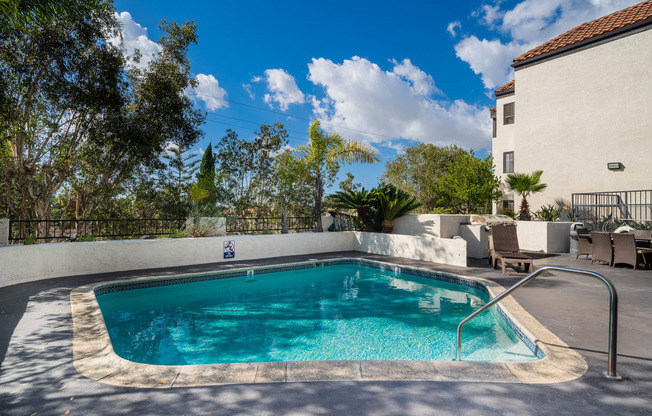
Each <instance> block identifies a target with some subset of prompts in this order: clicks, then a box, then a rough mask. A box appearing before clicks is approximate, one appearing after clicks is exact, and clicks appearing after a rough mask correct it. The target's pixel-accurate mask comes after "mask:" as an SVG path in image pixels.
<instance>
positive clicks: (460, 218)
mask: <svg viewBox="0 0 652 416" xmlns="http://www.w3.org/2000/svg"><path fill="white" fill-rule="evenodd" d="M470 217H471V216H470V215H453V214H408V215H405V216H403V217H400V218H397V219H396V220H395V221H394V234H405V235H420V236H426V235H434V236H435V237H440V238H452V237H453V236H454V235H459V227H460V223H464V222H469V219H470Z"/></svg>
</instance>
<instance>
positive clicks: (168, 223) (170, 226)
mask: <svg viewBox="0 0 652 416" xmlns="http://www.w3.org/2000/svg"><path fill="white" fill-rule="evenodd" d="M185 221H186V220H185V218H162V219H161V218H138V219H119V220H74V219H71V220H9V240H10V241H24V240H25V239H26V238H34V239H36V240H52V241H58V240H78V239H81V238H83V237H86V238H88V237H92V238H94V239H115V238H137V237H143V236H151V237H154V236H161V235H171V234H174V233H176V232H178V231H180V230H181V229H182V228H183V226H184V223H185Z"/></svg>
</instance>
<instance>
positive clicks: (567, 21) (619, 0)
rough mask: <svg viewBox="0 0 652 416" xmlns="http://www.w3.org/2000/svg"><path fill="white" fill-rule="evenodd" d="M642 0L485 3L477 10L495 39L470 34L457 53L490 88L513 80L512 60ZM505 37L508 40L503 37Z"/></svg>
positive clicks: (561, 0)
mask: <svg viewBox="0 0 652 416" xmlns="http://www.w3.org/2000/svg"><path fill="white" fill-rule="evenodd" d="M637 2H638V0H546V1H541V0H524V1H522V2H520V3H518V4H517V5H516V6H514V7H513V8H511V9H504V10H503V9H501V8H500V2H497V4H496V5H493V6H492V5H483V6H482V8H481V9H480V10H479V11H478V12H477V13H475V14H474V15H475V17H478V18H480V21H481V23H483V24H485V25H487V26H489V27H490V28H491V29H493V30H495V31H496V32H497V33H496V37H495V38H494V39H486V38H483V39H479V38H478V37H477V36H475V35H472V34H470V35H467V36H465V37H464V38H463V39H462V40H461V41H460V42H458V43H457V44H456V45H455V52H456V54H457V56H458V58H460V59H461V60H463V61H465V62H467V63H468V64H469V66H470V67H471V69H473V71H474V72H475V73H476V74H478V75H480V76H481V77H482V81H483V83H484V85H485V87H486V88H491V89H493V88H497V87H499V86H501V85H503V84H505V83H506V82H508V81H510V80H511V79H513V72H512V70H511V69H510V65H511V63H512V60H513V59H514V58H516V57H517V56H519V55H520V54H522V53H523V52H526V51H527V50H529V49H531V48H534V47H536V46H538V45H540V44H542V43H545V42H547V41H548V40H550V39H552V38H554V37H555V36H558V35H560V34H562V33H564V32H566V31H568V30H570V29H572V28H573V27H575V26H578V25H580V24H582V23H585V22H588V21H591V20H594V19H597V18H599V17H602V16H604V15H607V14H609V13H612V12H614V11H617V10H620V9H623V8H625V7H627V6H631V5H632V4H636V3H637ZM500 36H502V37H503V38H506V40H500V39H499V37H500Z"/></svg>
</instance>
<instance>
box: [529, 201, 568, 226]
mask: <svg viewBox="0 0 652 416" xmlns="http://www.w3.org/2000/svg"><path fill="white" fill-rule="evenodd" d="M562 212H564V208H558V207H555V206H553V205H543V206H542V207H541V208H539V210H538V211H537V212H535V213H534V218H535V219H536V220H538V221H551V222H554V221H559V217H561V213H562Z"/></svg>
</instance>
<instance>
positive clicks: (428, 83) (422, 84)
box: [390, 59, 441, 95]
mask: <svg viewBox="0 0 652 416" xmlns="http://www.w3.org/2000/svg"><path fill="white" fill-rule="evenodd" d="M390 62H392V63H393V64H394V73H395V74H396V75H398V76H400V77H402V78H404V79H405V80H408V81H410V83H412V90H413V91H414V92H415V93H417V94H421V95H430V94H433V93H437V94H441V91H440V90H439V89H438V88H437V87H436V86H435V81H434V80H433V79H432V77H431V76H430V75H428V74H426V73H425V72H423V71H422V70H420V69H419V68H417V67H416V66H414V65H413V64H412V62H411V61H410V60H409V59H403V62H401V63H399V62H397V61H396V60H395V59H392V60H391V61H390Z"/></svg>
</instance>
